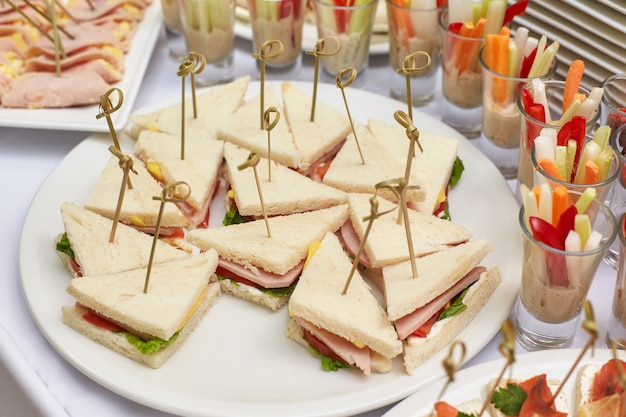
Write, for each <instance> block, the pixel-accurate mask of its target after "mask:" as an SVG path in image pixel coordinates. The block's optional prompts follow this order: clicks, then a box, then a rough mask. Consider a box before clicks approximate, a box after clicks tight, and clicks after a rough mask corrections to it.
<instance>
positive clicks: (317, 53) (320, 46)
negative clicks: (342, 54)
mask: <svg viewBox="0 0 626 417" xmlns="http://www.w3.org/2000/svg"><path fill="white" fill-rule="evenodd" d="M331 40H332V41H334V43H335V49H333V50H330V51H329V50H326V43H327V42H328V41H331ZM340 49H341V43H340V42H339V40H338V39H337V38H334V37H332V36H330V37H327V38H321V39H318V40H317V42H316V43H315V48H313V49H312V50H308V51H306V52H305V53H306V54H307V55H313V56H314V57H315V64H314V66H313V99H312V100H311V119H310V120H311V121H312V122H313V121H315V103H316V102H317V82H318V79H319V73H320V57H321V56H331V55H335V54H336V53H337V52H339V50H340Z"/></svg>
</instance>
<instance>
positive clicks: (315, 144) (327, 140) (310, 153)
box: [281, 82, 352, 172]
mask: <svg viewBox="0 0 626 417" xmlns="http://www.w3.org/2000/svg"><path fill="white" fill-rule="evenodd" d="M281 91H282V95H283V108H284V111H285V116H286V119H287V122H288V123H289V127H290V129H291V133H292V134H293V139H294V141H295V143H296V148H297V149H298V154H299V155H300V161H299V163H298V170H299V171H300V172H307V170H308V169H309V168H310V167H311V165H312V164H314V163H315V162H317V161H318V160H319V159H320V158H322V157H323V156H324V155H325V154H326V153H328V152H330V151H332V150H333V149H335V148H336V147H337V146H338V145H340V144H341V143H342V142H343V141H344V140H345V139H346V136H347V135H348V134H349V133H350V132H351V130H352V127H351V125H350V119H348V116H347V114H346V113H345V112H343V113H342V112H339V111H337V110H335V109H334V108H332V107H330V106H328V105H326V104H324V103H321V102H320V101H319V100H318V101H317V102H316V104H315V118H314V120H313V121H311V104H312V97H311V96H310V95H308V94H306V93H305V92H304V91H302V90H301V89H299V88H298V87H296V86H294V85H293V84H291V83H289V82H284V83H282V84H281Z"/></svg>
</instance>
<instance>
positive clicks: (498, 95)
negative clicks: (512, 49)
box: [485, 32, 510, 104]
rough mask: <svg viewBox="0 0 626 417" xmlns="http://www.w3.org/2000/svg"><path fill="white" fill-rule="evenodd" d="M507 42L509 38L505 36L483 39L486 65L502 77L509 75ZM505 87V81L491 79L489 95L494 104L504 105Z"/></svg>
mask: <svg viewBox="0 0 626 417" xmlns="http://www.w3.org/2000/svg"><path fill="white" fill-rule="evenodd" d="M509 33H510V32H509ZM509 41H510V39H509V36H508V35H506V34H503V35H502V34H501V35H487V36H486V39H485V45H486V47H487V50H486V53H487V56H486V58H487V65H489V67H490V68H491V69H492V70H494V71H495V72H497V73H499V74H503V75H507V74H508V73H509ZM507 86H508V84H507V81H506V80H505V79H502V78H496V77H494V78H493V80H492V85H491V95H492V97H493V101H494V102H496V103H498V104H504V103H506V100H507V96H508V89H507Z"/></svg>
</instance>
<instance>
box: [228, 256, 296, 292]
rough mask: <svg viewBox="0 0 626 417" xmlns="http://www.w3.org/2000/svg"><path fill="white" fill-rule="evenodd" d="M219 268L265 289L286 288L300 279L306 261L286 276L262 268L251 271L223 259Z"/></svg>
mask: <svg viewBox="0 0 626 417" xmlns="http://www.w3.org/2000/svg"><path fill="white" fill-rule="evenodd" d="M218 267H221V268H224V269H226V270H227V271H230V272H232V273H233V274H235V275H237V276H238V277H241V278H243V279H245V280H248V281H251V282H254V283H255V284H258V285H260V286H262V287H263V288H286V287H288V286H290V285H291V284H293V283H294V282H295V281H296V280H297V279H298V278H299V277H300V273H301V272H302V268H303V267H304V261H302V262H300V263H299V264H298V265H296V266H295V267H294V268H292V269H291V270H289V271H288V272H287V273H286V274H284V275H278V274H272V273H271V272H267V271H264V270H262V269H260V268H255V270H254V271H251V270H249V269H247V268H246V267H244V266H243V265H241V264H238V263H236V262H232V261H229V260H227V259H223V258H219V261H218Z"/></svg>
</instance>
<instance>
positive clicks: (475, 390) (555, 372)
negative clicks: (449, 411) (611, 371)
mask: <svg viewBox="0 0 626 417" xmlns="http://www.w3.org/2000/svg"><path fill="white" fill-rule="evenodd" d="M579 354H580V350H579V349H559V350H545V351H537V352H532V353H525V354H523V355H519V356H517V357H516V358H515V359H516V360H515V364H514V365H513V368H512V375H513V378H515V379H522V380H523V379H527V378H530V377H533V376H535V375H537V374H540V373H545V374H546V376H547V378H548V379H562V378H564V377H565V375H566V374H567V372H568V371H569V369H570V368H571V366H572V364H573V363H574V360H575V359H576V358H577V357H578V355H579ZM612 357H613V352H612V351H611V350H609V349H596V351H595V354H594V355H593V356H591V354H590V353H589V352H587V353H586V354H585V356H584V357H583V359H582V360H581V361H580V363H579V364H578V366H577V368H580V367H581V366H583V365H585V364H587V363H604V362H606V361H607V360H609V359H611V358H612ZM620 358H621V359H623V355H621V354H620ZM504 363H505V359H504V358H503V359H498V360H494V361H490V362H485V363H481V364H479V365H475V366H473V367H471V368H466V369H463V370H461V371H459V372H458V373H457V374H456V377H455V381H454V382H452V383H451V384H450V385H449V386H448V388H447V389H446V392H445V394H444V395H443V397H442V400H444V401H446V402H448V403H450V404H452V405H456V404H460V403H461V402H463V401H467V400H471V399H474V398H479V399H480V400H481V401H482V400H484V398H485V396H486V395H487V390H486V388H485V387H486V385H487V383H488V382H489V381H490V380H492V379H494V378H497V377H498V374H499V373H500V371H501V370H502V367H503V366H504ZM507 372H508V371H507ZM575 378H576V372H574V373H573V374H572V376H570V377H569V379H568V380H567V382H566V383H565V386H564V387H563V393H565V395H566V398H567V403H568V405H569V409H568V410H559V411H567V412H568V415H570V416H572V415H574V410H575V409H576V407H575V404H574V389H575V385H576V383H575ZM444 383H445V380H441V381H439V382H437V383H435V384H432V385H430V386H428V388H425V389H423V390H420V391H419V392H417V393H415V394H413V395H411V396H410V397H408V398H407V399H405V400H403V401H402V402H400V403H399V404H398V405H396V406H394V407H393V408H391V409H390V410H389V411H388V412H387V413H385V414H384V417H413V416H415V417H421V416H427V415H429V413H430V412H432V406H433V403H434V401H435V400H436V399H437V397H438V396H439V393H440V392H441V389H442V387H443V385H444ZM485 414H486V413H485Z"/></svg>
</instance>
